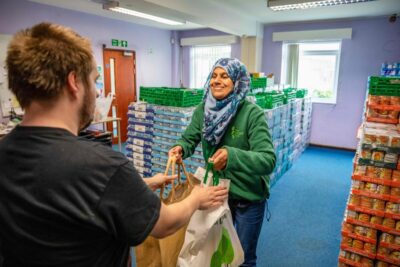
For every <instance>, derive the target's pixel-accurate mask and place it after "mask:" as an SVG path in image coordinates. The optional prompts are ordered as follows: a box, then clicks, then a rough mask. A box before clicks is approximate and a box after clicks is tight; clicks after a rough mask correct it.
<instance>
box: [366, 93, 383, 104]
mask: <svg viewBox="0 0 400 267" xmlns="http://www.w3.org/2000/svg"><path fill="white" fill-rule="evenodd" d="M368 103H369V104H372V105H379V104H380V103H381V98H380V97H379V96H377V95H368Z"/></svg>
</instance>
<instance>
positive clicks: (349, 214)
mask: <svg viewBox="0 0 400 267" xmlns="http://www.w3.org/2000/svg"><path fill="white" fill-rule="evenodd" d="M346 212H347V217H348V218H352V219H357V218H358V212H356V211H353V210H347V211H346Z"/></svg>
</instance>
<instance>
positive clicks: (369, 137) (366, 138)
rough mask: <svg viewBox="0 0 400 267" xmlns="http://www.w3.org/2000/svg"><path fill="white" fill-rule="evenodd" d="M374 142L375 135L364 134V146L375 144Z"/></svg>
mask: <svg viewBox="0 0 400 267" xmlns="http://www.w3.org/2000/svg"><path fill="white" fill-rule="evenodd" d="M375 142H376V135H375V134H370V133H365V134H364V139H363V143H364V144H370V145H372V144H375Z"/></svg>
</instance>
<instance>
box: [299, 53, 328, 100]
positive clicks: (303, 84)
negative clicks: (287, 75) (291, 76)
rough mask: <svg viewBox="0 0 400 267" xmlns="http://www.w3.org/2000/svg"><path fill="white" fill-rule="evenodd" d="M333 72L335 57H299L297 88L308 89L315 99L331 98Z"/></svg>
mask: <svg viewBox="0 0 400 267" xmlns="http://www.w3.org/2000/svg"><path fill="white" fill-rule="evenodd" d="M335 71H336V55H312V56H309V55H306V56H305V55H300V58H299V72H298V87H299V88H307V89H309V90H310V91H312V92H311V93H312V96H313V97H316V98H332V97H333V96H334V93H335V77H336V75H335Z"/></svg>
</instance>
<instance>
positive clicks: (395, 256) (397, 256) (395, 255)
mask: <svg viewBox="0 0 400 267" xmlns="http://www.w3.org/2000/svg"><path fill="white" fill-rule="evenodd" d="M389 257H390V258H392V259H393V260H396V261H397V260H400V251H396V250H393V251H392V252H391V253H390V255H389Z"/></svg>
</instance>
